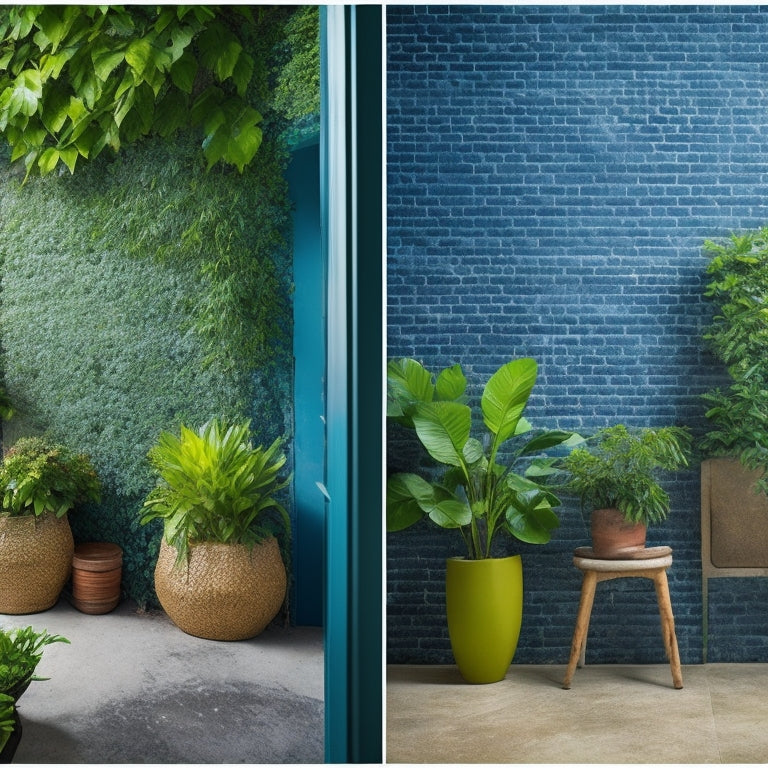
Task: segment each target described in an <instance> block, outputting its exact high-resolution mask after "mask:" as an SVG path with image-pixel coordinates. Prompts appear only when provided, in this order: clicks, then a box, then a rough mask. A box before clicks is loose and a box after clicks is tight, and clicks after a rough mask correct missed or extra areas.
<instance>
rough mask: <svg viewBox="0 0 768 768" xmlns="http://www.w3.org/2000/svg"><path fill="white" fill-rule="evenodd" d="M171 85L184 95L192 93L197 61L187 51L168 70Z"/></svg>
mask: <svg viewBox="0 0 768 768" xmlns="http://www.w3.org/2000/svg"><path fill="white" fill-rule="evenodd" d="M170 74H171V80H172V81H173V84H174V85H175V86H176V87H177V88H178V89H179V90H181V91H184V93H190V94H191V93H192V87H193V86H194V84H195V77H196V76H197V59H196V58H195V57H194V56H193V55H192V53H190V52H189V51H185V52H184V55H183V56H182V57H181V58H180V59H179V60H178V61H175V62H174V64H173V66H172V67H171V70H170Z"/></svg>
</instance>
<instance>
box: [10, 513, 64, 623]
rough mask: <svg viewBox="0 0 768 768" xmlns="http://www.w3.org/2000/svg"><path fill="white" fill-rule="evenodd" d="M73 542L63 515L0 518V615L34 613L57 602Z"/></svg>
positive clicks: (48, 514)
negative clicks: (58, 516)
mask: <svg viewBox="0 0 768 768" xmlns="http://www.w3.org/2000/svg"><path fill="white" fill-rule="evenodd" d="M74 551H75V543H74V540H73V539H72V531H71V529H70V527H69V520H67V516H66V515H64V516H63V517H60V518H57V517H56V516H55V515H54V514H53V513H50V512H49V513H46V514H44V515H43V516H42V517H37V518H36V517H34V516H33V515H29V516H24V517H0V613H12V614H21V613H38V612H40V611H45V610H48V608H50V607H51V606H53V605H54V604H55V603H56V601H57V600H58V599H59V595H60V594H61V590H62V589H63V588H64V584H65V583H66V581H67V579H68V578H69V574H70V571H71V570H72V554H73V553H74Z"/></svg>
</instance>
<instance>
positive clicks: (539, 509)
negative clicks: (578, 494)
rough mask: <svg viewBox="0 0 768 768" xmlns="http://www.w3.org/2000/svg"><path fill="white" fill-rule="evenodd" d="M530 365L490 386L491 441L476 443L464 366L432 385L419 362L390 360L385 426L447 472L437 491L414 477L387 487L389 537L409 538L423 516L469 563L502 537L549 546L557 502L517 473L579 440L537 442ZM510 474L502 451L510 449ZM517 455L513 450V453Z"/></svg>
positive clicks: (514, 367) (552, 435) (507, 371)
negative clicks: (448, 534)
mask: <svg viewBox="0 0 768 768" xmlns="http://www.w3.org/2000/svg"><path fill="white" fill-rule="evenodd" d="M536 373H537V365H536V362H535V361H534V360H532V359H530V358H522V359H519V360H512V361H510V362H508V363H506V364H505V365H503V366H501V368H499V370H498V371H496V373H494V374H493V376H491V378H490V379H489V380H488V382H487V383H486V385H485V388H484V390H483V394H482V398H481V402H480V406H481V410H482V414H483V422H484V424H485V427H486V429H487V430H488V434H487V437H486V440H485V445H486V446H487V447H484V443H483V442H481V441H480V440H479V439H477V438H474V437H471V430H472V412H471V409H470V407H469V405H467V404H466V403H464V402H462V400H464V399H465V389H466V384H467V382H466V377H465V376H464V373H463V371H462V369H461V367H460V366H459V365H454V366H452V367H451V368H446V369H444V370H443V371H440V372H439V374H438V375H437V376H436V377H435V376H434V375H433V374H431V373H430V372H429V371H427V370H426V369H425V368H424V367H423V366H422V365H421V364H420V363H418V362H417V361H415V360H410V359H403V360H391V361H390V362H389V365H388V367H387V416H388V418H390V419H392V420H394V421H397V422H399V423H401V424H403V425H405V426H412V427H413V428H414V429H415V431H416V434H417V435H418V438H419V440H420V441H421V443H422V445H423V446H424V448H425V449H426V450H427V452H428V453H429V455H430V456H431V457H432V458H433V459H434V460H435V461H437V462H438V463H440V464H442V465H445V468H444V470H443V472H442V475H441V477H440V478H439V480H438V481H437V482H434V481H432V480H429V479H426V478H423V477H421V476H420V475H417V474H415V473H412V472H400V473H397V474H395V475H392V476H391V477H390V478H389V479H388V481H387V530H389V531H398V530H402V529H403V528H407V527H409V526H411V525H413V524H414V523H416V522H418V521H419V520H421V519H422V518H423V517H424V516H427V517H428V518H429V519H430V520H431V521H432V522H433V523H435V524H436V525H438V526H439V527H441V528H446V529H458V530H459V531H460V532H461V535H462V537H463V538H464V542H465V544H466V547H467V553H468V556H469V558H470V559H481V558H485V557H491V546H492V544H493V541H494V538H495V537H496V535H497V534H498V533H500V532H502V531H504V532H506V533H508V534H510V535H512V536H514V537H516V538H517V539H520V540H521V541H524V542H528V543H531V544H545V543H546V542H548V541H549V540H550V538H551V535H552V531H553V530H554V529H555V528H557V526H558V525H559V520H558V517H557V514H556V513H555V511H554V507H556V506H558V505H559V504H560V500H559V499H558V498H557V497H556V496H555V495H554V494H553V493H552V492H551V491H550V490H549V489H548V488H546V487H545V486H544V485H542V484H540V483H538V482H536V481H534V480H532V479H531V478H530V477H526V476H525V473H524V474H522V475H521V474H519V473H518V472H516V471H515V468H517V467H518V466H520V465H521V463H522V461H523V460H525V458H526V457H531V456H535V455H538V454H540V453H541V452H543V451H545V450H547V449H549V448H553V447H555V446H558V445H563V444H571V443H573V442H575V441H578V440H579V439H580V438H578V436H575V435H573V434H572V433H570V432H562V431H556V430H550V431H541V432H537V433H536V434H534V435H533V437H530V436H528V437H523V436H524V435H527V433H529V432H531V429H532V427H531V425H530V423H529V422H528V421H527V420H526V419H525V418H523V410H524V409H525V406H526V404H527V402H528V398H529V396H530V394H531V390H532V389H533V386H534V384H535V382H536ZM513 438H514V439H515V440H514V442H515V443H517V446H516V447H513V448H512V449H511V450H510V451H509V454H510V455H509V457H508V459H507V462H506V466H505V465H504V464H502V463H501V461H500V455H499V452H500V449H501V448H502V446H503V445H504V444H505V443H507V441H509V440H511V439H513ZM510 445H512V444H510Z"/></svg>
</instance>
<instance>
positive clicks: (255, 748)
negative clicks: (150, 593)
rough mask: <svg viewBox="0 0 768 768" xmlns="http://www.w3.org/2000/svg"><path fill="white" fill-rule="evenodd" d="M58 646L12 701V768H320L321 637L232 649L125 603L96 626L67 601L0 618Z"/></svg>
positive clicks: (302, 633)
mask: <svg viewBox="0 0 768 768" xmlns="http://www.w3.org/2000/svg"><path fill="white" fill-rule="evenodd" d="M28 625H31V626H33V627H35V629H38V630H40V629H47V630H48V631H49V632H51V633H55V634H61V635H64V636H65V637H67V638H68V639H69V640H70V641H71V644H70V645H66V644H63V643H56V644H53V645H50V646H48V647H47V648H46V649H45V652H44V654H43V659H42V661H41V662H40V665H39V667H38V674H40V675H41V676H44V677H50V680H47V681H42V682H34V683H32V684H31V685H30V687H29V689H28V690H27V691H26V693H24V694H23V696H22V697H21V699H20V700H19V705H18V709H19V713H20V715H21V719H22V727H23V736H22V740H21V744H20V746H19V748H18V751H17V752H16V757H15V759H14V762H16V763H322V762H324V749H323V721H324V720H323V695H324V679H323V676H324V662H323V636H322V629H320V628H317V627H283V626H280V625H276V624H274V623H273V624H272V625H270V626H269V627H268V628H267V629H266V630H265V631H264V632H263V633H262V634H260V635H258V636H257V637H255V638H253V639H251V640H245V641H240V642H216V641H212V640H203V639H200V638H196V637H192V636H191V635H187V634H185V633H184V632H182V631H181V630H180V629H178V628H177V627H176V626H174V624H173V623H172V622H171V621H170V619H168V617H167V616H166V615H165V614H164V613H163V612H162V611H153V612H146V613H142V612H138V611H137V610H136V606H135V605H134V604H132V603H130V602H124V603H122V604H121V605H120V606H119V607H118V608H117V609H116V610H115V611H113V612H112V613H109V614H104V615H100V616H90V615H87V614H83V613H80V612H79V611H78V610H76V609H75V608H74V607H72V606H71V605H70V604H69V603H68V602H67V601H66V600H65V599H64V598H62V599H61V600H60V601H59V602H58V603H57V605H56V606H54V607H53V608H52V609H50V610H49V611H44V612H42V613H36V614H29V615H25V616H7V615H0V626H2V627H3V628H7V627H16V626H28Z"/></svg>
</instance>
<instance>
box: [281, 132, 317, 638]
mask: <svg viewBox="0 0 768 768" xmlns="http://www.w3.org/2000/svg"><path fill="white" fill-rule="evenodd" d="M318 152H319V148H318V145H317V143H316V142H315V143H314V144H309V146H305V147H303V148H298V149H295V150H293V152H292V155H291V163H290V165H289V167H288V173H287V178H288V184H289V190H290V195H291V200H292V202H293V284H294V295H293V357H294V385H293V389H294V400H295V405H294V413H295V418H294V422H295V425H294V469H293V487H294V507H295V510H296V519H295V522H294V526H293V556H292V559H293V569H294V586H293V589H294V594H293V595H292V600H293V615H294V618H295V621H296V623H297V624H299V625H312V626H320V625H322V623H323V577H322V574H323V567H324V566H323V560H324V555H325V551H324V550H325V547H324V544H323V538H324V533H325V513H326V510H325V500H324V498H323V496H322V494H321V493H320V490H319V489H318V487H317V482H318V481H324V480H325V476H324V473H325V280H326V275H325V266H324V264H323V257H322V247H321V242H320V241H321V237H320V232H321V227H320V178H319V176H320V170H319V158H318Z"/></svg>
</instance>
